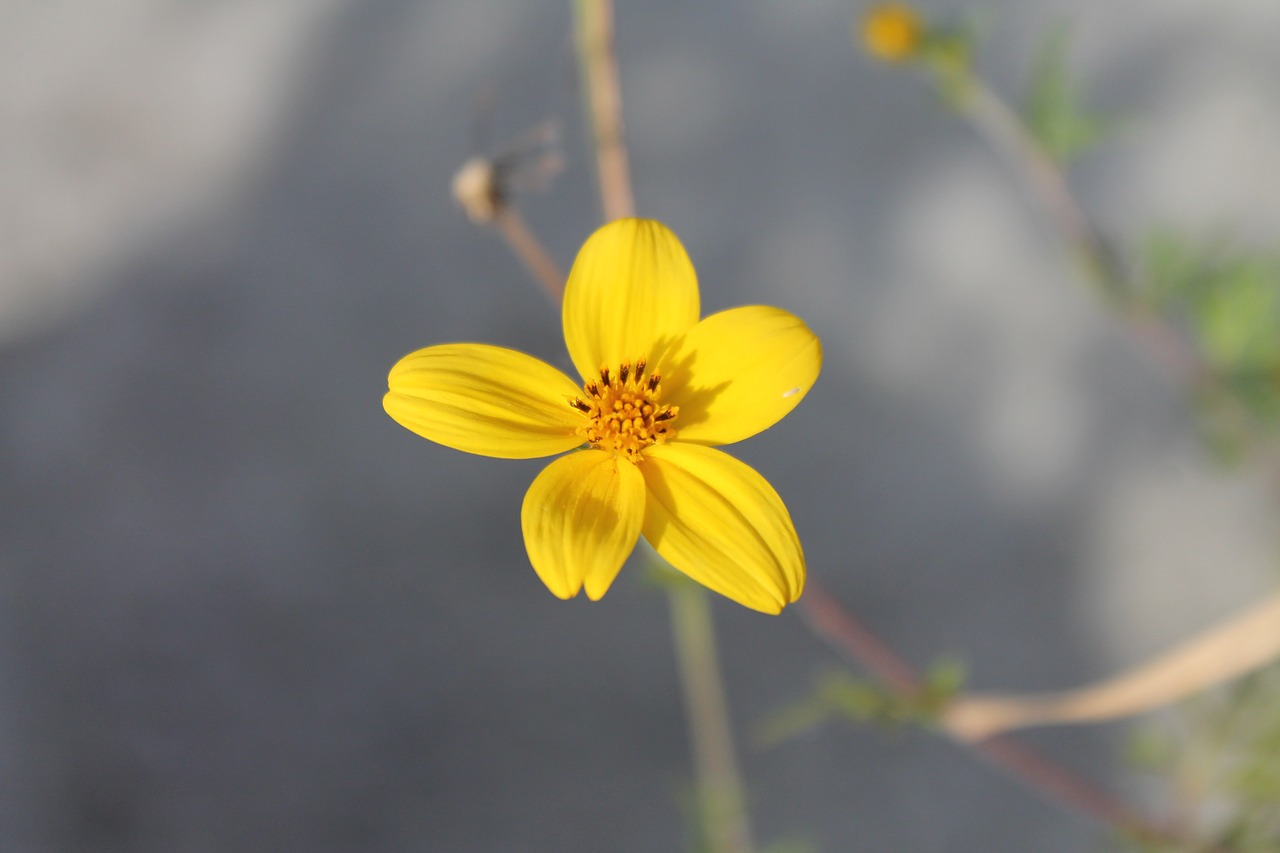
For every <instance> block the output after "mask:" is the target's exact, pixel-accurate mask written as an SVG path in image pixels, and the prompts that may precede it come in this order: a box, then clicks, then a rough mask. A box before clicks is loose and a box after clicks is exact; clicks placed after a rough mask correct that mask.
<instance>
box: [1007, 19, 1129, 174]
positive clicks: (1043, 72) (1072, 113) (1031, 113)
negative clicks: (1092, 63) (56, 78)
mask: <svg viewBox="0 0 1280 853" xmlns="http://www.w3.org/2000/svg"><path fill="white" fill-rule="evenodd" d="M1069 40H1070V39H1069V33H1068V30H1067V28H1066V27H1063V26H1059V27H1056V28H1055V29H1053V30H1052V31H1050V33H1049V34H1048V35H1047V36H1046V37H1045V39H1044V41H1043V42H1042V43H1041V46H1040V51H1039V53H1038V54H1037V56H1036V61H1035V66H1034V67H1033V69H1032V72H1031V85H1030V88H1029V91H1028V93H1027V98H1026V102H1025V104H1024V107H1023V120H1024V121H1025V122H1026V124H1027V129H1028V130H1030V131H1031V135H1032V136H1034V137H1035V139H1036V141H1037V142H1039V143H1040V145H1041V147H1042V148H1044V150H1045V152H1046V153H1047V154H1048V155H1049V156H1050V157H1051V158H1053V159H1054V160H1055V161H1056V162H1058V163H1060V164H1063V165H1065V164H1067V163H1070V162H1071V161H1072V160H1074V159H1076V158H1077V157H1079V156H1080V155H1081V154H1083V153H1084V152H1085V151H1087V150H1088V149H1090V148H1092V147H1093V146H1094V145H1097V144H1098V142H1099V141H1101V140H1102V138H1103V137H1105V136H1106V135H1107V133H1108V132H1109V131H1110V130H1111V129H1112V126H1113V124H1114V122H1113V121H1112V120H1111V119H1110V118H1108V117H1106V116H1103V115H1101V114H1099V113H1093V112H1089V111H1087V110H1085V109H1084V107H1083V106H1082V105H1081V93H1080V88H1079V86H1078V85H1077V84H1076V83H1075V81H1074V80H1073V79H1072V78H1071V75H1070V73H1069V71H1068V69H1067V46H1068V42H1069Z"/></svg>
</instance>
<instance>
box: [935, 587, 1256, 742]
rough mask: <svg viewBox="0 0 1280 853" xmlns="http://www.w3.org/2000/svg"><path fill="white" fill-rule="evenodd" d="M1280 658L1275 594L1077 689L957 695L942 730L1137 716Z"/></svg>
mask: <svg viewBox="0 0 1280 853" xmlns="http://www.w3.org/2000/svg"><path fill="white" fill-rule="evenodd" d="M1277 656H1280V594H1277V595H1273V596H1271V597H1270V598H1268V599H1267V600H1266V601H1264V602H1263V603H1262V604H1259V605H1257V606H1256V607H1254V608H1252V609H1250V610H1247V611H1245V612H1244V613H1242V614H1238V615H1236V616H1234V617H1232V618H1231V619H1229V620H1227V622H1225V623H1223V624H1221V625H1219V626H1217V627H1214V628H1212V629H1210V630H1208V631H1205V632H1204V633H1202V634H1200V635H1199V636H1197V637H1194V638H1192V639H1191V640H1189V641H1187V642H1186V643H1184V644H1182V645H1181V646H1178V647H1177V648H1175V649H1173V650H1171V651H1169V652H1167V653H1166V654H1164V655H1161V656H1160V657H1157V658H1156V659H1154V660H1152V661H1148V662H1147V663H1144V664H1142V665H1141V666H1138V667H1135V668H1133V669H1131V670H1129V671H1127V672H1124V673H1122V674H1120V675H1118V676H1115V677H1114V678H1110V679H1107V680H1106V681H1102V682H1099V683H1097V684H1092V685H1089V686H1087V687H1082V688H1079V689H1078V690H1069V691H1065V692H1061V693H1047V694H1033V695H1023V696H1016V695H994V694H993V695H982V694H969V695H965V694H962V695H960V696H957V697H956V698H955V699H954V700H953V701H952V704H951V705H950V706H949V707H948V709H947V711H946V713H945V714H944V716H943V724H944V726H945V728H946V729H947V731H948V732H950V733H951V734H952V735H954V736H956V737H958V738H960V739H961V740H968V741H976V740H981V739H983V738H986V737H989V736H991V735H993V734H995V733H997V732H1002V731H1008V730H1009V729H1015V728H1021V727H1025V726H1040V725H1049V724H1053V723H1084V722H1097V721H1099V720H1110V719H1115V718H1117V717H1127V716H1131V715H1133V714H1140V713H1142V712H1144V711H1150V710H1152V709H1154V708H1159V707H1162V706H1164V705H1167V704H1170V703H1172V702H1176V701H1178V700H1180V699H1185V698H1187V697H1188V696H1191V695H1192V694H1195V693H1199V692H1201V691H1203V690H1206V689H1208V688H1210V687H1214V686H1216V685H1219V684H1222V683H1224V682H1227V681H1231V680H1232V679H1235V678H1237V677H1239V676H1241V675H1244V674H1246V673H1248V672H1252V671H1254V670H1257V669H1260V668H1262V667H1263V666H1265V665H1266V664H1268V663H1270V662H1272V661H1273V660H1275V659H1276V657H1277Z"/></svg>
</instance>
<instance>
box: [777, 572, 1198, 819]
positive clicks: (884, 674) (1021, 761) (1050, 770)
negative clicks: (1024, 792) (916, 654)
mask: <svg viewBox="0 0 1280 853" xmlns="http://www.w3.org/2000/svg"><path fill="white" fill-rule="evenodd" d="M799 604H800V609H801V612H802V614H803V615H804V617H805V621H806V622H807V624H808V625H809V627H810V629H811V630H812V631H813V632H814V633H815V634H817V635H819V636H820V637H822V638H824V639H825V640H826V641H827V642H828V643H829V644H830V645H832V646H833V647H834V648H836V649H837V650H838V651H840V652H841V653H842V654H843V655H845V656H846V657H848V658H849V659H851V660H852V661H854V662H855V663H857V664H859V665H860V666H862V667H864V668H866V669H867V670H868V671H869V672H871V673H872V674H873V675H875V676H876V677H877V678H880V679H881V680H882V681H884V682H885V684H886V685H887V686H888V687H889V688H890V689H891V690H893V691H894V692H897V693H901V694H904V695H911V694H914V693H917V692H918V691H919V690H920V689H921V688H922V687H923V686H924V680H923V678H921V676H920V673H919V672H918V671H917V670H916V669H915V668H914V667H912V666H911V665H910V664H909V663H907V662H906V661H905V660H903V659H902V658H901V657H899V656H898V654H897V653H896V652H894V651H893V650H892V649H890V648H889V647H888V646H887V645H885V644H884V643H883V642H881V641H880V640H879V639H878V638H877V637H876V636H875V635H874V634H873V633H872V632H871V631H869V630H868V629H867V628H866V627H865V626H863V625H862V624H861V623H860V622H859V621H858V620H857V619H855V618H854V617H853V615H852V614H850V613H849V611H848V610H846V609H845V608H844V607H842V606H841V605H840V603H839V602H838V601H836V599H835V598H834V597H833V596H832V595H831V594H830V593H828V592H827V591H826V590H825V589H824V588H823V587H822V585H821V584H819V583H818V582H817V581H815V580H814V579H813V578H810V579H809V580H808V582H807V584H806V589H805V594H804V596H803V597H802V598H801V599H800V601H799ZM940 725H941V728H942V730H943V731H944V732H946V733H947V734H948V735H950V736H952V737H953V739H955V740H957V741H958V742H960V743H963V744H966V745H967V746H968V747H969V748H970V749H971V750H972V751H973V752H974V753H976V754H977V755H979V756H981V757H982V758H984V759H986V760H987V761H989V762H991V763H992V764H994V765H996V766H997V767H1000V768H1002V769H1003V770H1005V771H1006V772H1008V773H1009V774H1010V775H1012V776H1014V777H1016V778H1018V779H1020V780H1022V781H1023V782H1024V783H1026V784H1027V785H1029V786H1030V787H1032V788H1035V789H1036V790H1038V791H1040V792H1042V793H1043V794H1045V795H1047V796H1048V797H1049V798H1050V799H1052V800H1054V801H1056V802H1059V803H1062V804H1064V805H1066V806H1069V807H1071V808H1074V809H1076V810H1078V811H1080V812H1081V813H1083V814H1086V815H1089V816H1090V817H1092V818H1094V819H1095V820H1097V821H1099V822H1101V823H1103V824H1105V825H1107V826H1110V827H1112V828H1114V829H1116V830H1119V831H1122V832H1126V833H1130V834H1132V835H1134V836H1135V837H1139V838H1143V839H1148V840H1153V841H1172V842H1180V841H1182V839H1180V838H1178V837H1177V835H1176V833H1174V832H1172V831H1171V830H1169V829H1166V828H1164V827H1160V826H1157V825H1156V824H1154V823H1152V822H1151V821H1149V820H1147V819H1145V818H1143V817H1142V816H1141V815H1139V814H1138V813H1136V812H1135V811H1133V810H1132V809H1130V808H1129V807H1128V806H1127V805H1125V804H1124V803H1122V802H1121V801H1120V800H1118V799H1116V798H1115V797H1114V796H1112V795H1111V794H1108V793H1107V792H1105V791H1103V790H1101V789H1100V788H1098V787H1096V786H1095V785H1093V784H1091V783H1089V782H1087V781H1085V780H1084V779H1083V778H1081V777H1079V776H1077V775H1076V774H1074V773H1072V772H1070V771H1069V770H1066V769H1065V768H1063V767H1061V766H1059V765H1058V764H1056V763H1054V762H1053V761H1051V760H1050V759H1048V758H1046V757H1045V756H1043V755H1041V754H1040V753H1038V752H1036V751H1035V750H1033V749H1031V748H1030V747H1028V746H1026V745H1025V744H1023V743H1021V742H1019V741H1017V740H1015V739H1014V738H1011V737H1007V736H999V737H993V738H990V739H989V740H985V741H982V742H980V743H972V742H971V741H970V740H969V739H968V738H964V737H961V736H959V735H958V734H957V733H955V732H952V731H951V729H950V728H949V725H948V723H947V721H946V718H945V716H944V717H943V719H942V720H941V721H940Z"/></svg>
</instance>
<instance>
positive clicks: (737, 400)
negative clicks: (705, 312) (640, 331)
mask: <svg viewBox="0 0 1280 853" xmlns="http://www.w3.org/2000/svg"><path fill="white" fill-rule="evenodd" d="M821 368H822V344H821V343H819V341H818V336H817V335H815V334H814V333H813V332H811V331H810V330H809V327H808V326H806V325H805V324H804V321H803V320H801V319H800V318H799V317H796V316H795V315H794V314H789V313H787V312H786V311H783V310H782V309H781V308H768V307H765V306H763V305H751V306H748V307H746V308H733V309H731V310H729V311H721V312H720V313H718V314H712V315H711V316H710V317H707V318H705V319H704V320H703V321H702V322H701V323H699V324H698V325H696V326H694V327H693V328H692V329H690V330H689V331H688V332H687V333H686V334H685V335H683V336H681V337H680V338H678V339H677V340H676V341H675V342H674V343H673V344H672V346H671V348H670V349H669V350H667V352H666V353H664V354H663V355H662V356H660V357H659V359H658V361H657V364H656V365H655V370H657V371H659V372H661V374H662V399H663V402H665V403H671V404H673V405H676V406H679V407H680V415H679V418H678V419H677V420H676V421H675V431H676V436H677V438H678V439H679V440H680V441H692V442H695V443H698V444H729V443H730V442H734V441H741V440H742V439H744V438H747V437H749V436H752V435H755V434H756V433H758V432H760V431H761V430H765V429H768V428H769V427H771V426H773V425H774V424H775V423H777V422H778V421H780V420H781V419H782V418H783V417H784V416H785V415H786V414H787V413H788V412H790V411H791V410H792V409H794V408H795V407H796V405H797V404H798V403H799V402H800V401H801V400H803V399H804V396H805V394H807V393H808V392H809V389H810V388H812V387H813V383H814V382H815V381H817V378H818V371H819V370H820V369H821Z"/></svg>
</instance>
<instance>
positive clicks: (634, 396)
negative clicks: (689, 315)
mask: <svg viewBox="0 0 1280 853" xmlns="http://www.w3.org/2000/svg"><path fill="white" fill-rule="evenodd" d="M646 366H647V365H646V363H645V360H644V359H643V358H638V359H636V360H635V361H624V362H623V363H622V364H621V365H619V366H618V370H617V372H616V373H614V372H613V371H611V370H610V369H609V368H608V367H601V368H600V375H599V377H598V378H592V379H588V380H587V381H586V382H584V383H583V385H582V390H583V391H584V392H586V393H585V394H584V395H583V396H581V397H573V398H571V399H570V400H569V405H570V406H572V407H573V408H575V409H577V410H578V411H580V412H582V413H583V414H584V415H586V416H587V422H586V423H585V424H584V425H582V426H580V427H578V435H580V436H582V437H583V438H584V439H585V440H586V442H587V444H589V445H591V446H592V447H594V448H597V449H599V450H606V451H612V452H614V453H622V454H625V455H626V457H627V458H628V459H630V460H631V461H632V462H639V461H640V451H642V450H644V449H645V448H646V447H649V446H650V445H653V444H661V443H662V442H664V441H666V440H667V439H669V438H671V437H672V436H674V435H675V430H674V429H672V428H671V422H672V421H674V420H675V419H676V415H678V414H680V409H679V407H677V406H666V405H663V404H662V403H661V402H659V398H660V395H661V394H660V392H661V390H662V377H661V376H659V375H658V374H656V373H652V374H650V375H648V376H645V372H644V371H645V367H646Z"/></svg>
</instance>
